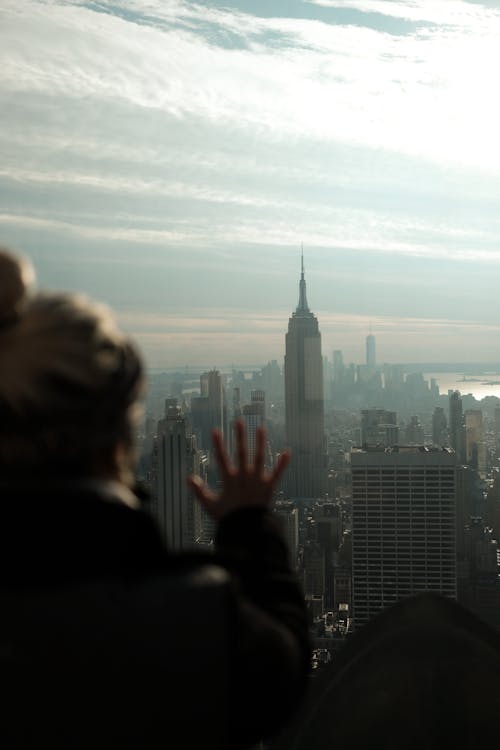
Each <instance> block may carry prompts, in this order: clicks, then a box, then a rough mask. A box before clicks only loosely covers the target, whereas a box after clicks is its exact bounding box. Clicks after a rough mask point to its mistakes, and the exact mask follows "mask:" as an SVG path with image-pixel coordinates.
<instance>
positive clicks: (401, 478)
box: [351, 446, 457, 628]
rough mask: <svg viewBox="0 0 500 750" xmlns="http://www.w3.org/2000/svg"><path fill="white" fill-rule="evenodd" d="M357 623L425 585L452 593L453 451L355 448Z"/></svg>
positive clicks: (454, 584)
mask: <svg viewBox="0 0 500 750" xmlns="http://www.w3.org/2000/svg"><path fill="white" fill-rule="evenodd" d="M351 462H352V503H353V520H352V565H353V608H354V623H355V627H356V628H359V627H361V626H362V625H364V624H366V623H367V622H368V621H369V620H371V619H372V617H374V616H375V615H376V614H377V613H378V612H380V611H381V610H383V609H385V608H386V607H388V606H390V605H391V604H394V603H395V602H397V601H399V600H401V599H404V598H406V597H409V596H413V595H414V594H417V593H419V592H422V591H434V592H436V593H439V594H442V595H444V596H447V597H450V598H456V595H457V578H456V509H455V475H456V456H455V454H454V453H453V452H452V451H450V450H447V449H446V448H444V449H439V448H427V447H423V446H421V447H399V448H389V449H385V450H384V449H383V448H374V449H371V450H370V449H367V450H361V449H353V452H352V454H351Z"/></svg>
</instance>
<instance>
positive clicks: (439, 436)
mask: <svg viewBox="0 0 500 750" xmlns="http://www.w3.org/2000/svg"><path fill="white" fill-rule="evenodd" d="M447 427H448V423H447V422H446V414H445V413H444V409H443V407H442V406H436V408H435V409H434V414H433V415H432V442H433V443H434V445H446V444H447V443H448V435H447V429H446V428H447Z"/></svg>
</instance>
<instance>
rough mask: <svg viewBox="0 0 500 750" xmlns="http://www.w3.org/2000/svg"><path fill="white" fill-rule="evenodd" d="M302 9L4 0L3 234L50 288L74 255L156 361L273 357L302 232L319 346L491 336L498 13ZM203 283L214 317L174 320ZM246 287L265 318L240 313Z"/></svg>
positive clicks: (345, 3)
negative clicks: (370, 330) (370, 329)
mask: <svg viewBox="0 0 500 750" xmlns="http://www.w3.org/2000/svg"><path fill="white" fill-rule="evenodd" d="M271 5H272V0H270V6H271ZM302 7H303V9H304V13H305V14H306V15H309V17H308V18H291V17H290V18H287V17H285V16H284V14H283V12H282V14H281V17H280V16H279V14H276V17H261V16H259V15H258V13H257V11H255V12H254V13H251V12H243V11H242V10H241V9H240V8H239V7H238V2H237V0H234V2H228V3H227V4H225V7H216V6H213V5H211V4H209V5H202V4H198V3H195V2H189V1H188V0H148V2H147V3H146V2H145V0H127V2H125V0H118V2H116V0H114V1H113V2H111V1H110V2H107V1H106V0H103V2H100V3H98V4H90V3H86V2H83V0H82V1H81V2H77V1H76V0H75V1H71V0H36V1H35V0H24V1H23V3H19V2H17V0H4V2H3V3H2V7H1V8H0V23H1V25H2V30H3V35H2V36H3V39H2V47H1V49H0V104H1V105H2V120H3V123H2V127H1V128H0V155H1V161H0V163H1V166H0V195H1V198H2V212H1V214H0V230H1V232H2V235H3V239H4V241H7V242H10V243H11V244H16V245H18V246H19V247H20V248H21V249H22V250H23V251H25V252H27V253H28V254H31V255H32V256H33V258H34V261H35V263H37V262H39V263H40V264H41V265H42V271H43V274H44V278H46V279H47V280H48V283H49V284H50V283H51V279H52V278H53V279H54V280H55V281H54V283H56V282H57V284H58V285H61V284H64V280H65V275H64V274H65V273H66V274H67V278H68V279H69V277H70V276H71V279H70V281H71V286H72V287H74V286H76V285H77V284H78V278H77V273H76V270H75V271H74V273H73V275H71V274H69V272H68V268H69V262H70V260H71V258H74V268H75V269H76V268H81V269H82V275H81V278H82V284H83V283H85V284H88V285H90V286H91V291H92V292H94V291H95V293H96V294H99V295H102V296H103V297H105V298H106V299H108V300H111V301H112V302H113V304H114V305H117V306H118V307H119V309H120V314H121V315H125V316H126V315H128V316H129V317H127V318H126V321H127V325H129V326H130V327H131V328H134V326H135V329H136V331H137V335H138V336H141V337H142V339H143V341H144V342H145V346H146V345H147V346H146V348H147V351H148V356H151V357H153V358H154V361H155V362H156V363H160V362H161V359H162V357H163V358H164V360H165V362H166V361H168V362H171V361H172V360H173V359H176V358H177V359H178V361H182V360H183V359H186V360H189V361H194V358H196V357H197V356H201V355H202V353H203V352H207V353H208V354H210V352H212V357H214V356H215V355H214V352H216V351H217V347H220V356H221V357H223V358H225V359H226V361H231V360H232V359H233V357H234V359H237V357H240V356H248V352H252V353H253V354H252V356H251V358H252V359H254V360H257V359H259V358H260V359H266V358H271V355H272V351H274V352H275V353H276V352H278V351H281V350H282V348H283V333H284V329H285V327H286V322H287V319H288V314H289V312H290V310H291V309H292V308H293V305H294V304H295V287H293V289H292V294H291V298H290V300H289V305H288V307H284V302H283V297H284V295H285V292H286V294H287V295H288V288H289V287H288V286H286V288H285V287H284V284H285V283H286V284H288V281H289V278H290V275H291V274H292V273H295V265H294V264H295V263H296V252H295V251H296V249H297V248H298V247H299V246H300V243H301V242H304V243H305V244H306V247H307V249H308V252H309V256H308V257H309V258H310V265H309V269H308V273H309V274H310V275H309V278H310V279H312V280H313V281H315V282H316V284H317V286H316V289H317V294H316V295H315V296H313V299H314V300H315V301H316V300H318V315H319V317H320V323H321V326H322V331H323V335H324V337H325V346H326V348H327V349H328V348H331V346H334V344H335V341H336V342H337V344H339V348H345V349H346V351H349V350H350V351H352V352H353V353H352V355H351V356H353V357H354V356H355V352H356V351H357V350H356V348H355V347H354V348H353V345H352V343H351V342H350V339H349V336H351V337H352V336H353V335H354V336H356V337H357V336H358V334H359V336H360V337H361V339H362V335H361V334H362V329H363V327H365V328H366V325H367V323H366V321H367V319H368V318H370V319H372V320H379V319H380V320H379V323H380V330H379V334H380V335H381V336H382V335H384V336H385V337H386V341H385V344H384V346H385V347H386V351H387V357H388V358H391V359H392V360H396V359H399V358H400V356H401V357H402V353H403V352H404V351H407V352H408V356H409V354H411V351H412V350H411V348H409V347H408V346H407V342H408V341H410V340H412V341H414V340H418V341H419V342H420V343H421V345H422V346H421V349H422V352H424V349H425V345H427V346H428V348H429V351H431V350H434V351H436V352H438V353H439V351H440V350H441V351H442V352H448V353H449V356H452V354H451V352H452V351H453V352H455V354H454V355H453V356H457V354H456V353H457V352H459V351H460V347H462V348H463V342H464V341H467V342H468V344H467V346H468V347H469V348H470V351H471V352H473V351H474V352H475V353H476V354H477V353H478V352H479V351H480V350H482V351H484V352H485V351H488V350H491V348H492V346H493V345H492V344H491V341H495V342H496V336H497V329H496V328H495V325H494V322H493V321H494V320H495V319H496V317H500V311H499V310H497V309H492V310H490V311H489V313H488V312H485V309H484V305H485V304H486V303H485V301H484V300H485V299H486V300H490V299H493V298H494V296H493V282H491V283H490V282H489V279H488V278H487V277H488V268H489V267H490V266H491V269H492V273H491V277H492V278H493V276H494V274H496V273H497V268H498V262H499V260H500V244H499V243H498V240H497V238H498V236H499V233H500V232H499V230H500V214H499V212H498V205H497V202H498V195H500V151H499V149H498V147H497V143H498V132H499V130H500V103H499V100H498V97H497V96H496V90H497V80H496V79H497V70H498V68H499V66H500V47H499V45H498V35H499V32H500V13H499V12H498V11H497V10H495V9H492V8H487V7H485V6H483V5H481V4H479V3H471V2H465V1H462V0H406V1H403V0H401V1H397V0H394V1H391V2H389V1H388V0H384V1H383V2H382V0H336V1H335V0H304V2H303V3H302ZM319 10H321V13H319ZM339 11H342V14H340V15H339ZM346 11H352V13H353V14H354V15H352V18H350V20H346V19H347V16H346V14H345V13H346ZM268 15H270V14H268ZM374 18H375V20H376V23H374V22H373V19H374ZM391 19H392V21H394V20H396V21H397V20H401V21H404V22H411V23H406V25H405V24H399V25H400V26H401V29H400V30H398V24H396V23H395V22H394V23H392V24H390V23H389V20H391ZM365 21H366V23H365ZM41 248H43V250H42V249H41ZM256 258H259V259H260V264H259V265H257V264H256V262H255V260H256ZM61 259H64V262H65V265H62V263H61ZM405 264H408V267H411V269H412V270H411V272H409V271H407V270H406V268H405ZM452 267H453V268H452ZM155 268H157V269H160V270H161V271H162V272H164V271H165V272H166V271H168V274H166V282H165V283H167V282H168V284H169V286H168V293H166V292H165V289H164V288H162V286H161V285H160V283H159V282H158V281H157V283H156V285H154V284H153V282H154V281H155V279H154V278H152V276H153V271H154V269H155ZM291 268H292V270H290V269H291ZM110 269H113V271H111V270H110ZM429 269H432V271H431V270H429ZM83 270H84V271H85V274H83ZM115 271H116V272H119V274H120V289H119V290H118V291H117V289H116V284H115ZM139 272H142V276H141V278H143V279H144V281H143V283H146V280H147V283H149V284H151V285H152V286H151V289H153V288H154V289H155V292H154V293H153V292H152V291H151V290H148V291H145V290H144V289H143V288H142V287H141V284H140V283H138V282H137V283H136V282H135V278H136V277H137V275H138V273H139ZM106 274H109V278H108V276H106ZM157 276H158V274H157ZM451 278H453V281H451ZM271 279H272V282H271V281H270V280H271ZM485 279H486V282H487V283H488V284H489V286H488V290H487V293H486V292H485V290H484V283H485ZM469 280H470V283H468V282H469ZM68 283H69V281H68ZM210 284H212V285H213V286H212V287H211V288H208V285H210ZM251 284H253V285H254V290H253V291H252V288H251V287H250V285H251ZM412 284H413V287H412ZM482 285H483V286H482ZM431 288H432V289H433V292H434V293H433V294H430V293H429V289H431ZM121 289H126V290H127V293H126V294H125V292H123V301H122V299H121V298H120V296H119V292H120V290H121ZM263 289H265V290H267V291H266V292H264V291H262V290H263ZM377 289H380V290H382V289H383V292H380V293H379V295H377ZM148 292H149V293H148ZM181 292H182V293H183V294H184V295H185V298H186V304H185V305H181V307H182V309H183V313H182V315H184V316H185V317H184V318H183V319H181V316H180V315H178V314H177V311H178V310H179V309H180V308H179V300H180V298H181ZM154 294H156V295H157V297H155V296H154ZM368 294H370V295H373V296H372V297H370V298H369V299H368V298H367V295H368ZM266 295H267V296H266ZM381 296H383V297H384V299H382V300H381V299H379V297H381ZM207 297H212V298H213V310H212V312H211V311H210V308H208V307H207V308H204V310H203V313H198V312H193V310H194V308H196V307H197V301H198V306H201V305H202V303H203V304H205V301H206V298H207ZM252 297H253V298H254V300H255V305H256V307H257V308H258V309H259V310H262V309H264V307H265V306H266V305H267V307H268V308H269V309H270V310H272V314H271V313H270V317H266V316H265V315H262V314H254V315H253V317H252V316H251V315H249V316H248V317H247V312H241V311H242V308H243V307H244V306H247V305H248V299H249V298H250V299H251V298H252ZM412 298H414V301H413V302H412ZM464 299H466V300H467V305H468V309H469V311H470V315H471V317H473V318H474V321H470V322H469V324H467V321H464V320H463V318H464V301H463V300H464ZM326 300H328V301H329V303H330V305H331V307H327V305H326ZM146 303H147V309H146ZM418 304H420V305H421V306H422V308H423V309H422V318H421V319H420V318H418V319H417V318H411V317H410V313H411V312H413V311H414V310H415V308H416V307H417V306H418ZM169 305H170V311H169V314H167V313H165V317H163V315H164V311H166V310H168V308H169ZM127 306H128V309H129V312H128V313H127ZM370 306H371V308H372V315H371V316H370V315H369V314H366V315H365V311H366V309H367V308H368V307H370ZM155 307H156V308H157V309H158V311H159V313H158V314H159V315H160V317H158V318H157V319H156V320H155V319H154V315H153V313H152V312H151V310H152V309H154V308H155ZM361 307H362V308H363V314H362V315H361V317H360V318H357V317H356V311H358V313H359V309H360V308H361ZM189 310H191V313H190V312H189ZM217 310H219V311H223V314H220V315H219V314H218V313H217ZM245 310H246V307H245ZM346 311H348V312H349V315H347V314H346ZM351 312H352V315H351ZM381 312H383V313H384V314H385V313H387V315H382V317H380V314H381ZM341 313H342V315H344V314H346V317H344V318H342V316H341ZM389 313H390V314H389ZM148 316H153V317H148ZM134 319H135V321H136V322H135V324H134V322H133V321H134ZM342 321H343V322H342ZM398 321H400V322H401V326H399V325H398ZM446 321H449V322H446ZM453 321H455V322H453ZM483 321H484V325H483ZM475 325H477V326H478V327H477V328H474V326H475ZM183 336H185V338H184V344H183ZM425 336H427V337H428V338H427V344H426V339H425ZM231 337H232V338H231ZM460 337H461V340H462V344H460ZM488 337H489V338H488ZM389 340H390V341H391V343H389ZM231 342H232V343H231ZM420 343H419V346H420ZM231 346H232V347H233V350H232V351H233V352H234V354H233V355H231ZM405 346H406V349H405ZM495 346H496V343H495ZM245 347H247V350H246V351H247V354H246V355H245V354H244V352H245ZM398 347H399V348H398ZM481 347H482V349H481ZM361 349H362V347H361ZM398 352H399V353H400V354H398ZM217 356H218V355H217ZM443 356H444V355H443ZM158 366H160V365H158Z"/></svg>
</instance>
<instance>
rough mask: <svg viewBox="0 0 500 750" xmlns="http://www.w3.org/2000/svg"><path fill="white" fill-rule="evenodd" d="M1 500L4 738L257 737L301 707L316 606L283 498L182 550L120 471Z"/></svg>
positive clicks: (0, 730)
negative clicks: (298, 575) (282, 521)
mask: <svg viewBox="0 0 500 750" xmlns="http://www.w3.org/2000/svg"><path fill="white" fill-rule="evenodd" d="M0 501H1V506H0V519H1V523H0V596H1V598H0V612H1V616H0V689H1V693H2V696H1V698H2V700H1V703H0V746H1V747H2V748H6V747H37V746H44V745H45V746H51V747H90V746H98V745H101V746H106V747H116V748H129V747H130V748H132V747H134V748H150V747H162V748H166V747H176V748H177V747H179V748H180V747H183V748H191V747H196V748H200V750H201V748H218V749H219V748H220V749H222V748H225V747H243V746H247V745H249V744H251V743H252V742H255V741H256V740H257V739H259V738H260V737H262V736H269V735H270V734H272V733H273V732H274V731H276V730H277V729H278V728H279V727H280V726H281V725H282V724H283V722H284V721H285V719H286V718H287V717H288V716H289V715H290V714H291V713H293V711H294V709H295V707H296V706H297V703H298V701H299V698H300V696H301V694H302V691H303V688H304V683H305V680H306V674H307V671H308V663H309V648H308V638H307V620H306V614H305V608H304V603H303V597H302V595H301V592H300V590H299V587H298V585H297V583H296V580H295V576H294V575H293V573H292V572H291V571H290V569H289V566H288V563H287V553H286V547H285V544H284V543H283V541H282V539H281V536H280V534H279V532H278V530H277V528H276V526H275V522H274V519H273V518H272V516H271V515H270V514H269V513H267V512H265V511H260V510H255V509H245V510H240V511H237V512H235V513H233V514H231V515H229V516H228V517H227V518H226V519H224V520H223V522H222V523H221V524H220V527H219V531H218V537H217V545H216V547H217V551H216V553H215V554H214V555H210V554H196V553H185V554H180V555H173V554H169V553H168V552H167V551H166V550H165V549H164V547H163V546H162V543H161V539H160V536H159V533H158V530H157V527H156V525H155V523H154V521H153V520H152V518H151V517H150V516H149V515H148V514H147V513H146V512H144V511H142V510H137V509H132V508H130V507H127V506H126V505H124V504H123V503H121V502H118V501H117V499H116V497H114V496H113V493H112V492H110V490H109V486H105V485H88V486H85V484H82V483H80V484H76V483H72V484H71V486H69V485H64V484H62V485H60V486H58V487H56V486H51V487H49V486H46V487H45V488H44V489H42V490H41V489H40V488H37V490H36V493H35V492H34V491H33V489H32V490H29V488H26V487H24V489H21V488H18V489H17V490H15V491H13V490H12V489H9V490H6V489H4V490H1V491H0Z"/></svg>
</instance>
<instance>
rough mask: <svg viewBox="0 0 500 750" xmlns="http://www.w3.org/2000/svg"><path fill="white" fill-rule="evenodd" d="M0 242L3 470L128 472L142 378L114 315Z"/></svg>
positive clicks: (136, 358)
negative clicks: (37, 281) (50, 290)
mask: <svg viewBox="0 0 500 750" xmlns="http://www.w3.org/2000/svg"><path fill="white" fill-rule="evenodd" d="M34 278H35V275H34V272H33V268H32V266H31V264H30V263H28V262H27V261H26V260H23V259H21V258H19V257H17V256H15V255H13V254H12V253H10V252H9V251H7V250H5V249H3V248H0V476H4V477H5V476H7V477H10V476H11V475H14V476H17V477H26V476H28V477H29V476H30V475H32V477H33V478H36V477H37V476H39V475H44V476H46V475H48V476H53V475H55V476H56V477H59V476H68V475H69V476H80V477H81V476H102V477H104V476H107V477H110V478H120V479H122V480H123V481H127V480H128V479H129V477H128V476H126V474H127V473H129V474H130V467H131V456H132V445H133V432H134V428H135V424H136V421H137V416H138V414H139V413H140V409H139V406H138V402H139V397H140V394H141V390H142V384H143V375H142V364H141V360H140V357H139V355H138V353H137V351H136V349H135V347H134V346H133V344H132V343H131V341H130V340H129V339H128V338H127V337H126V336H124V335H123V334H122V333H121V332H120V331H119V330H118V328H117V326H116V323H115V321H114V319H113V316H112V314H111V312H110V311H109V310H108V309H107V308H106V307H105V306H103V305H98V304H96V303H94V302H92V301H90V300H89V299H87V298H86V297H84V296H82V295H75V294H41V293H35V292H34V289H33V284H34Z"/></svg>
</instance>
